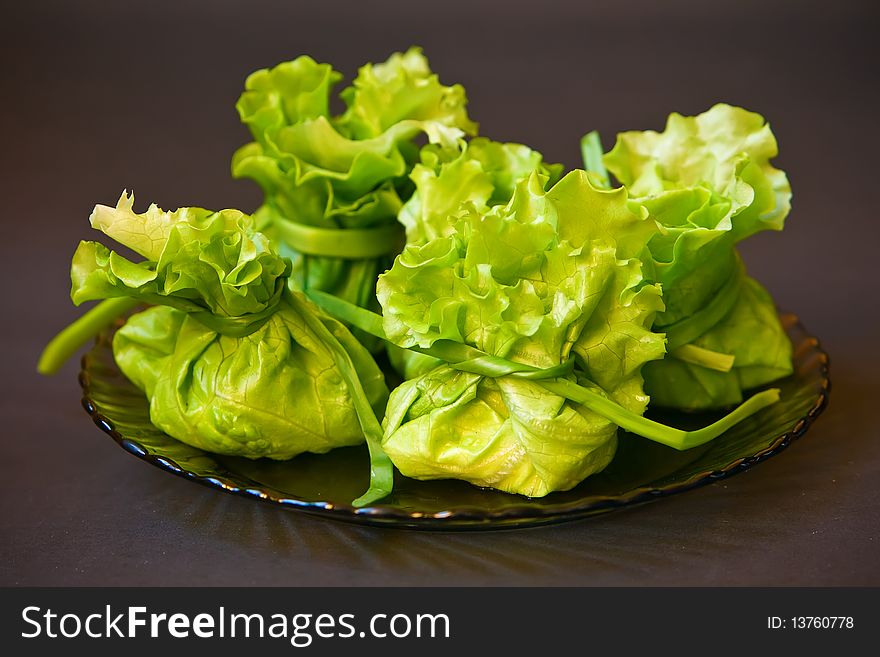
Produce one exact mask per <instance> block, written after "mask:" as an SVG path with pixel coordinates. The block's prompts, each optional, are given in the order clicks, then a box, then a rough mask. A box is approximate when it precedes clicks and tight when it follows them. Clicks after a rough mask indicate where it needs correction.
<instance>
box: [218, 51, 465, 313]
mask: <svg viewBox="0 0 880 657" xmlns="http://www.w3.org/2000/svg"><path fill="white" fill-rule="evenodd" d="M340 79H341V75H340V74H338V73H337V72H335V71H333V69H332V68H331V67H329V66H328V65H326V64H318V63H316V62H315V61H314V60H312V59H311V58H309V57H305V56H303V57H299V58H298V59H296V60H294V61H293V62H287V63H284V64H280V65H278V66H276V67H275V68H273V69H267V70H260V71H257V72H256V73H254V74H252V75H251V76H250V77H249V78H248V80H247V82H246V89H245V92H244V93H243V94H242V96H241V98H240V99H239V101H238V105H237V107H238V111H239V114H240V116H241V118H242V121H243V122H244V123H245V124H246V125H247V126H248V127H249V129H250V130H251V134H252V135H253V138H254V141H253V142H252V143H250V144H247V145H245V146H243V147H242V148H240V149H239V150H238V151H237V152H236V153H235V155H234V156H233V161H232V173H233V176H235V177H236V178H250V179H252V180H254V181H255V182H257V184H259V185H260V187H261V188H262V190H263V192H264V195H265V198H264V204H263V206H261V208H260V209H259V210H258V211H257V212H256V213H255V216H256V218H257V220H258V227H259V229H260V230H261V231H263V232H265V233H266V234H267V235H268V236H269V237H270V238H271V239H272V240H273V242H275V243H277V244H279V245H280V247H279V249H280V252H281V253H282V254H283V255H285V256H288V257H290V258H291V259H292V261H293V266H294V270H293V279H294V280H295V281H297V282H298V283H299V284H300V285H301V286H304V287H308V288H310V289H318V290H324V291H327V292H330V293H333V294H335V295H336V296H339V297H340V298H343V299H347V300H349V301H352V302H353V303H356V304H358V305H361V306H363V307H376V302H375V290H374V286H373V283H374V282H375V280H376V277H377V276H378V274H379V273H381V272H382V271H384V270H385V269H387V267H388V266H389V265H390V263H391V259H392V258H393V256H394V255H395V254H396V253H397V252H398V251H399V249H400V248H401V246H402V242H403V239H402V235H399V233H398V230H399V229H398V230H394V229H395V228H396V226H397V224H396V217H397V214H398V212H399V211H400V209H401V207H402V205H403V202H404V200H406V198H408V196H409V194H410V193H411V191H412V188H411V185H410V183H409V181H408V180H407V177H406V176H407V174H408V173H409V172H410V170H411V169H412V166H413V164H414V163H415V161H416V159H417V153H418V146H417V145H416V140H417V139H418V138H419V137H420V136H421V135H425V136H426V137H427V138H428V140H429V141H430V142H431V143H437V144H440V145H442V146H443V147H445V148H454V147H456V144H457V142H458V140H459V139H461V138H462V137H463V136H465V135H466V134H475V133H476V129H477V126H476V124H474V123H473V122H472V121H470V119H468V117H467V113H466V111H465V106H466V98H465V94H464V90H463V89H462V87H461V86H459V85H453V86H443V85H442V84H441V83H440V82H439V80H438V78H437V76H436V75H435V74H433V73H432V72H431V71H430V68H429V67H428V62H427V60H426V59H425V57H424V56H423V55H422V54H421V51H420V50H419V49H418V48H411V49H410V50H408V51H407V52H406V53H395V54H393V55H392V56H391V57H390V58H389V59H388V61H386V62H384V63H381V64H376V65H372V64H368V65H366V66H364V67H362V68H361V69H360V71H359V73H358V75H357V77H356V78H355V80H354V82H353V83H352V85H351V86H350V87H347V88H346V89H344V90H343V91H342V92H341V94H340V96H341V97H342V99H343V101H344V102H345V104H346V111H345V112H344V113H343V114H341V115H339V116H332V115H331V114H330V110H329V95H330V93H331V91H332V89H333V87H334V85H335V84H336V83H337V82H338V81H339V80H340ZM340 229H341V230H340ZM352 229H356V230H360V231H366V232H362V233H351V234H349V233H348V231H351V230H352ZM320 231H336V232H338V235H337V236H336V237H334V238H333V239H335V240H338V242H339V243H340V244H342V245H343V246H344V247H345V248H344V250H345V251H346V255H345V256H341V255H340V254H339V253H337V252H336V251H335V250H334V249H332V248H331V249H329V252H328V249H327V247H326V240H324V242H323V243H322V245H319V244H317V241H318V240H317V238H318V237H320V234H319V233H320ZM377 249H378V251H379V255H376V251H377Z"/></svg>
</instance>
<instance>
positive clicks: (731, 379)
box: [585, 104, 792, 410]
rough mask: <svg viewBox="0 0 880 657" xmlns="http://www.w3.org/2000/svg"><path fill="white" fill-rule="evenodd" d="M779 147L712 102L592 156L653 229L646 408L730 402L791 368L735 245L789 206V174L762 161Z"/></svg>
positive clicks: (777, 219) (758, 125)
mask: <svg viewBox="0 0 880 657" xmlns="http://www.w3.org/2000/svg"><path fill="white" fill-rule="evenodd" d="M777 152H778V149H777V145H776V139H775V138H774V136H773V133H772V132H771V131H770V126H769V125H768V124H767V123H766V122H765V121H764V119H763V118H762V117H761V116H760V115H758V114H755V113H753V112H747V111H746V110H743V109H741V108H738V107H731V106H730V105H723V104H720V105H716V106H714V107H713V108H711V109H710V110H708V111H707V112H704V113H703V114H700V115H698V116H695V117H684V116H681V115H679V114H671V115H670V117H669V120H668V122H667V124H666V129H665V130H664V131H663V132H661V133H657V132H653V131H646V132H624V133H622V134H619V135H618V136H617V143H616V144H615V146H614V148H613V149H612V150H611V152H609V153H607V154H605V156H604V157H603V158H601V162H602V163H604V166H605V167H607V169H608V171H610V172H611V173H612V174H614V176H615V177H616V178H617V180H618V181H620V183H621V184H623V185H624V186H625V187H626V188H627V190H628V191H629V193H630V195H631V196H632V198H633V202H634V203H637V204H639V205H641V206H643V207H645V208H647V209H648V211H649V212H650V214H651V217H652V218H653V219H654V220H655V221H656V222H657V224H658V225H659V226H660V229H661V230H660V232H659V233H658V234H657V235H655V236H654V237H653V238H652V239H651V241H650V243H649V248H650V258H651V260H652V261H653V263H652V264H653V270H654V278H655V280H656V281H658V282H659V283H660V284H661V285H662V287H663V301H664V303H665V305H666V310H665V311H664V312H662V313H660V314H658V315H657V318H656V321H655V323H654V328H655V330H657V331H660V332H663V333H665V334H666V338H667V348H668V351H669V356H668V357H667V358H665V359H663V360H662V361H658V362H656V363H651V364H649V365H647V366H646V367H645V372H644V373H645V380H646V388H647V390H648V392H649V393H650V395H651V400H652V403H654V404H656V405H659V406H670V407H675V408H682V409H688V410H702V409H710V408H720V407H725V406H731V405H734V404H737V403H739V402H740V401H742V399H743V391H744V390H748V389H751V388H755V387H757V386H761V385H764V384H766V383H769V382H771V381H775V380H776V379H779V378H782V377H784V376H787V375H788V374H790V373H791V371H792V364H791V343H790V342H789V340H788V337H787V336H786V334H785V331H784V330H783V328H782V326H781V324H780V323H779V318H778V315H777V312H776V308H775V306H774V304H773V300H772V298H771V297H770V295H769V294H768V293H767V291H766V290H765V289H764V288H763V287H762V286H761V285H760V283H758V282H757V281H755V280H754V279H753V278H750V277H749V276H747V275H746V274H745V270H744V267H743V264H742V261H741V259H740V258H739V255H738V254H737V251H736V243H737V242H739V241H741V240H743V239H745V238H747V237H749V236H751V235H753V234H755V233H757V232H759V231H762V230H781V229H782V227H783V224H784V222H785V218H786V216H787V215H788V212H789V210H790V208H791V188H790V187H789V184H788V179H787V178H786V176H785V173H783V172H782V171H780V170H778V169H776V168H774V167H773V166H772V165H771V164H770V159H771V158H773V157H774V156H776V154H777ZM585 159H591V160H592V161H593V162H596V161H597V160H598V158H596V157H595V156H594V155H593V156H588V157H586V158H585ZM601 173H603V172H602V171H601V170H600V175H601Z"/></svg>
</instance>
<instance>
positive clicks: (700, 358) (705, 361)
mask: <svg viewBox="0 0 880 657" xmlns="http://www.w3.org/2000/svg"><path fill="white" fill-rule="evenodd" d="M669 355H670V356H671V357H673V358H677V359H678V360H681V361H684V362H685V363H691V364H692V365H699V366H700V367H705V368H706V369H709V370H715V371H716V372H729V371H730V370H731V369H733V363H734V361H735V360H736V358H735V357H734V356H733V355H732V354H722V353H719V352H717V351H711V350H710V349H704V348H703V347H698V346H697V345H695V344H686V345H682V346H681V347H677V348H675V349H672V350H670V352H669Z"/></svg>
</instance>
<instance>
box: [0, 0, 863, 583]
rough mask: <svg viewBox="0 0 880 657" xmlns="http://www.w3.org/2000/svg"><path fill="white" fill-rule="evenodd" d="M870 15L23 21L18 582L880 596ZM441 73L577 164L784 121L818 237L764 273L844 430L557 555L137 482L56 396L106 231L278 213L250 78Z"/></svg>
mask: <svg viewBox="0 0 880 657" xmlns="http://www.w3.org/2000/svg"><path fill="white" fill-rule="evenodd" d="M871 4H872V3H869V2H864V3H858V2H847V1H842V0H838V1H835V2H827V3H812V2H804V1H800V0H790V1H785V2H765V1H760V0H738V1H736V2H711V3H709V2H684V1H682V0H676V1H671V2H670V1H667V2H662V3H661V2H654V1H652V0H641V1H639V2H630V3H622V2H607V3H606V2H602V3H571V5H570V6H569V5H567V4H563V3H561V2H540V3H539V2H525V1H522V2H521V1H516V2H514V1H511V0H507V1H506V2H502V1H497V2H495V1H493V2H475V1H468V2H460V1H457V0H456V1H450V0H447V1H446V2H409V3H403V2H401V3H391V2H369V3H366V2H364V3H354V2H351V3H342V2H324V3H313V2H280V1H278V2H266V1H263V2H240V3H234V2H228V1H217V0H214V1H213V2H202V3H196V2H191V1H180V0H178V1H177V2H174V3H164V2H163V3H158V2H155V1H154V2H149V3H144V2H125V3H118V2H73V3H61V2H58V3H47V2H29V3H26V5H27V8H24V4H23V5H22V6H21V7H18V8H15V9H4V10H3V18H2V20H0V25H2V27H0V30H2V34H0V37H2V38H0V49H2V52H0V55H2V62H3V64H2V99H3V102H2V108H0V112H2V117H0V125H2V130H3V133H4V138H3V141H2V148H0V181H2V182H0V185H2V189H3V195H2V216H3V238H2V249H3V253H2V258H0V267H2V272H0V276H2V278H0V281H2V292H3V307H4V311H3V322H2V330H3V335H2V348H3V354H2V362H3V368H4V370H3V378H2V395H0V404H2V419H3V424H2V427H3V428H2V431H3V435H2V437H3V443H2V452H0V454H2V456H3V459H2V461H0V489H2V497H0V532H2V534H0V584H6V585H13V584H14V585H37V584H44V585H85V584H88V585H100V584H111V585H115V584H138V585H146V584H170V583H178V584H245V585H250V584H265V585H272V584H285V585H305V584H312V585H332V584H375V585H387V584H421V585H435V584H474V585H485V584H554V585H555V584H559V585H566V584H577V585H590V584H612V585H615V584H708V585H712V584H716V585H741V584H742V585H744V584H768V585H843V584H869V585H878V584H880V509H878V501H877V493H878V481H880V446H878V433H880V432H878V423H877V422H878V420H877V418H878V411H880V403H878V398H880V385H878V382H877V381H878V371H880V349H878V348H877V340H878V337H880V336H878V321H877V320H878V314H880V313H878V305H880V304H878V296H880V295H878V293H877V283H876V275H875V272H876V268H877V265H876V251H877V247H878V229H877V221H878V212H877V207H876V206H877V200H876V199H877V193H878V183H877V162H878V147H880V139H878V127H877V115H878V112H877V110H878V103H877V100H878V84H877V83H878V66H877V65H878V57H877V47H876V46H875V43H876V41H877V34H878V21H877V14H876V12H873V11H871V10H870V9H869V7H870V6H871ZM873 4H876V3H873ZM411 44H420V45H422V46H424V47H425V50H426V53H427V54H428V56H429V57H430V59H431V63H432V65H433V67H434V69H435V70H436V71H438V72H439V73H440V75H441V79H442V80H444V81H446V82H449V83H451V82H454V81H457V82H461V83H462V84H464V85H465V87H466V88H467V90H468V94H469V97H470V100H471V103H470V110H471V115H472V116H473V117H474V118H475V119H477V120H478V121H480V122H481V124H482V127H483V132H484V134H486V135H488V136H491V137H493V138H496V139H503V140H516V141H523V142H526V143H528V144H530V145H532V146H534V147H535V148H538V149H539V150H542V151H543V152H544V153H545V154H546V155H547V156H548V158H550V159H555V160H559V161H563V162H565V163H567V164H569V165H572V166H573V165H577V164H578V147H577V143H578V137H579V136H580V135H581V134H582V133H583V132H585V131H586V130H588V129H592V128H597V129H599V130H601V131H602V133H603V134H604V135H605V137H606V141H607V142H609V143H610V139H611V135H613V133H614V132H616V131H618V130H624V129H635V128H657V129H659V128H661V127H662V124H663V120H664V118H665V115H666V114H667V113H668V112H669V111H672V110H677V111H681V112H683V113H696V112H699V111H702V110H704V109H706V108H707V107H708V106H709V105H711V104H712V103H714V102H716V101H728V102H732V103H735V104H740V105H743V106H746V107H748V108H751V109H754V110H757V111H760V112H761V113H762V114H764V115H765V116H766V117H768V118H769V119H770V121H771V123H772V124H773V127H774V130H775V132H776V135H777V136H778V139H779V142H780V144H781V147H782V156H781V157H780V158H779V159H778V164H779V166H781V167H782V168H784V169H785V170H786V171H787V172H788V173H789V175H790V178H791V182H792V186H793V189H794V194H795V196H794V210H793V212H792V214H791V216H790V218H789V223H788V226H787V228H786V230H785V233H784V234H774V235H762V236H759V237H757V238H755V239H754V240H752V241H750V242H749V243H748V244H747V245H745V246H744V249H743V250H744V252H745V256H746V260H747V262H748V265H749V267H750V269H751V272H752V273H753V275H755V276H756V277H758V278H759V279H761V280H762V281H763V282H764V283H765V284H766V285H767V287H768V288H769V289H770V290H771V291H772V292H773V294H774V295H775V296H776V298H777V300H778V302H779V304H780V305H781V306H782V307H784V308H786V309H790V310H794V311H796V312H797V313H799V314H800V316H801V317H802V319H803V321H804V322H805V324H806V325H807V326H808V328H810V329H811V330H812V331H813V332H814V333H815V334H817V335H819V336H820V337H821V338H822V339H823V342H824V344H825V346H826V347H827V349H828V351H829V352H830V353H831V356H832V375H833V381H834V390H833V393H832V399H831V405H830V408H829V409H828V411H827V412H826V414H825V415H824V416H823V417H822V418H820V420H819V422H818V424H817V425H816V426H815V427H814V428H813V429H811V430H810V432H809V433H808V434H807V435H806V436H805V437H804V438H803V439H802V440H801V441H799V442H797V443H796V444H795V445H794V446H793V447H791V448H790V449H789V450H787V451H786V452H784V453H783V454H781V455H780V456H778V457H776V458H773V459H771V460H769V461H767V462H766V463H763V464H761V465H760V466H758V467H756V468H755V469H754V470H752V471H750V472H748V473H745V474H743V475H740V476H737V477H734V478H733V479H730V480H727V481H725V482H722V483H717V484H714V485H711V486H709V487H706V488H703V489H700V490H697V491H692V492H690V493H687V494H684V495H681V496H677V497H674V498H670V499H667V500H663V501H660V502H657V503H654V504H651V505H648V506H645V507H642V508H639V509H635V510H631V511H626V512H621V513H617V514H613V515H609V516H605V517H601V518H597V519H593V520H588V521H582V522H576V523H571V524H566V525H559V526H554V527H545V528H539V529H532V530H521V531H509V532H503V533H483V534H467V535H465V534H439V533H412V532H404V531H399V530H380V529H371V528H363V527H355V526H348V525H344V524H337V523H333V522H329V521H326V520H322V519H315V518H311V517H308V516H303V515H300V514H297V513H294V512H283V511H281V510H279V509H275V508H271V507H268V506H263V505H259V504H256V503H255V502H253V501H250V500H246V499H239V498H236V497H232V496H228V495H222V494H219V493H217V492H214V491H212V490H208V489H205V488H201V487H198V486H195V485H193V484H191V483H188V482H185V481H183V480H180V479H177V478H174V477H171V476H169V475H168V474H165V473H163V472H161V471H159V470H158V469H155V468H152V467H148V466H147V465H145V464H143V463H141V462H139V461H137V460H135V459H133V458H132V457H131V456H129V455H127V454H126V453H125V452H124V451H122V450H121V449H119V448H117V447H116V446H114V445H113V443H112V442H111V441H110V440H109V439H108V438H107V436H105V435H104V434H102V433H101V432H99V431H98V430H97V429H96V428H95V427H94V426H93V425H92V423H91V421H90V420H89V419H88V417H87V416H86V415H85V413H84V412H83V411H82V409H81V408H80V406H79V388H78V385H77V383H76V372H77V366H76V364H75V363H71V364H70V365H69V366H68V367H66V368H65V370H64V371H63V372H62V373H61V375H59V376H57V377H55V378H50V379H45V378H40V377H39V376H37V375H36V373H35V372H34V364H35V362H36V358H37V355H38V353H39V350H40V349H41V347H42V346H43V344H44V343H45V342H46V340H48V338H49V337H50V336H51V335H52V334H53V332H55V331H56V330H57V329H59V328H60V327H62V326H63V325H64V324H65V322H67V321H69V320H71V319H73V318H74V317H75V316H76V314H77V312H76V311H75V310H74V309H73V307H72V306H71V304H70V301H69V299H68V297H67V292H68V267H69V258H70V255H71V254H72V252H73V250H74V248H75V246H76V243H77V241H78V240H79V239H82V238H88V237H90V231H89V229H88V224H87V217H88V214H89V211H90V209H91V207H92V206H93V205H94V204H95V203H97V202H101V203H112V202H114V201H115V200H116V198H117V197H118V195H119V193H120V192H121V190H122V189H123V188H126V187H127V188H134V190H135V191H136V192H137V194H138V198H139V201H140V204H145V203H147V202H148V201H156V202H158V203H159V204H160V205H162V206H163V207H177V206H178V205H204V206H208V207H226V206H232V207H241V208H242V209H245V210H249V209H252V208H253V207H254V206H255V204H256V203H257V201H258V194H257V192H256V190H255V189H254V188H253V187H252V186H251V185H250V184H248V183H246V182H235V181H232V180H231V179H230V177H229V175H228V168H229V157H230V155H231V153H232V151H233V150H234V149H235V148H236V147H237V146H238V145H240V144H241V143H243V142H244V141H245V140H246V132H245V130H244V129H243V128H242V127H241V126H240V124H239V122H238V118H237V116H236V113H235V110H234V107H233V106H234V102H235V100H236V98H237V96H238V94H239V92H240V90H241V88H242V84H243V80H244V78H245V76H246V74H247V73H248V72H250V71H252V70H254V69H256V68H259V67H263V66H268V65H273V64H275V63H278V62H280V61H282V60H286V59H292V58H293V57H295V56H296V55H298V54H301V53H309V54H311V55H312V56H314V57H315V58H317V59H319V60H324V61H329V62H332V63H333V64H334V65H335V66H336V67H337V68H338V69H340V70H343V71H345V72H347V73H348V74H349V76H351V75H352V74H353V73H354V72H355V70H356V67H357V66H358V65H359V64H361V63H363V62H365V61H377V60H381V59H384V58H385V57H386V56H387V55H388V54H389V53H390V52H391V51H392V50H395V49H404V48H406V47H407V46H409V45H411Z"/></svg>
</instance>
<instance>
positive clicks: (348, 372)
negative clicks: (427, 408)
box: [289, 293, 394, 507]
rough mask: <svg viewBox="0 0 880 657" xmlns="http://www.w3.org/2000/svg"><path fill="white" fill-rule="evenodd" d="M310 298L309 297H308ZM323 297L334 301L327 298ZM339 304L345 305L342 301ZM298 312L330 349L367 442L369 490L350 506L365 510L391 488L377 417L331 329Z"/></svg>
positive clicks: (293, 298) (391, 477)
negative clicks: (364, 508)
mask: <svg viewBox="0 0 880 657" xmlns="http://www.w3.org/2000/svg"><path fill="white" fill-rule="evenodd" d="M309 294H310V295H311V293H309ZM321 294H323V293H321ZM324 296H327V297H331V298H335V297H332V296H331V295H326V294H325V295H324ZM289 298H290V300H291V303H292V304H293V305H294V306H298V305H299V304H300V303H301V302H300V301H299V299H297V297H296V295H293V294H291V295H289ZM341 303H347V302H345V301H342V302H341ZM350 305H352V307H353V308H358V306H354V305H353V304H350ZM298 310H299V311H300V315H301V316H302V317H303V318H304V319H305V321H306V322H307V323H308V325H309V327H310V328H311V329H312V330H313V331H315V333H316V334H317V335H319V336H320V337H321V338H322V339H323V340H324V341H325V343H326V344H327V345H329V346H330V350H331V353H332V354H333V360H334V361H335V362H336V366H337V367H338V368H339V371H340V373H341V374H342V378H343V379H345V383H346V385H347V386H348V391H349V393H350V394H351V400H352V403H353V404H354V409H355V412H356V413H357V418H358V423H359V424H360V425H361V430H362V431H363V432H364V438H366V440H367V448H368V449H369V451H370V486H369V488H368V489H367V492H365V493H364V494H363V495H361V496H360V497H358V498H357V499H356V500H354V501H353V502H352V506H356V507H362V506H367V505H369V504H372V503H373V502H377V501H378V500H381V499H382V498H383V497H386V496H388V495H390V494H391V491H392V489H393V487H394V465H393V464H392V463H391V459H390V458H388V455H387V454H386V453H385V450H383V449H382V435H383V432H382V425H381V424H379V420H378V419H377V418H376V414H375V413H374V412H373V409H372V407H371V406H370V402H369V400H368V399H367V395H366V393H365V392H364V388H363V386H362V385H361V380H360V378H359V377H358V373H357V370H356V369H355V366H354V363H352V362H351V357H350V356H349V355H348V352H346V351H345V348H344V347H343V346H342V344H341V343H340V342H339V340H337V339H336V336H334V335H333V333H332V332H331V331H330V329H328V328H327V327H326V326H325V325H324V323H323V322H322V321H321V320H320V319H318V317H317V316H315V315H314V314H313V313H312V312H311V311H309V309H308V308H304V309H300V308H298ZM364 312H369V311H364ZM370 314H372V313H370ZM380 321H381V320H380Z"/></svg>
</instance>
